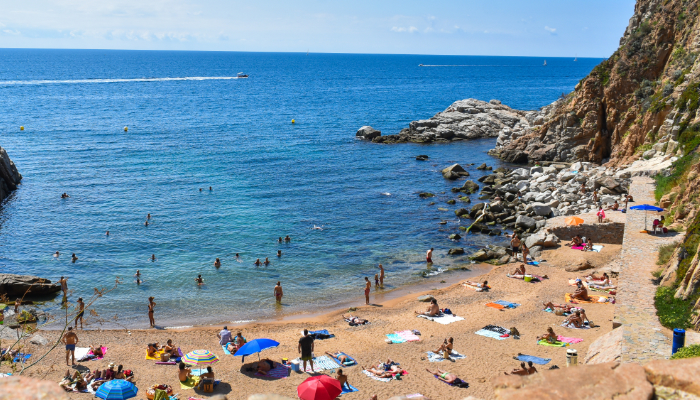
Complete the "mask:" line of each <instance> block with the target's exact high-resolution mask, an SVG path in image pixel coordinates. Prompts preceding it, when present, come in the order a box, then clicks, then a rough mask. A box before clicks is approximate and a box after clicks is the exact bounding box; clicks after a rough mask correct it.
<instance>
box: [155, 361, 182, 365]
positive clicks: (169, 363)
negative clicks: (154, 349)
mask: <svg viewBox="0 0 700 400" xmlns="http://www.w3.org/2000/svg"><path fill="white" fill-rule="evenodd" d="M177 364H178V361H156V365H177Z"/></svg>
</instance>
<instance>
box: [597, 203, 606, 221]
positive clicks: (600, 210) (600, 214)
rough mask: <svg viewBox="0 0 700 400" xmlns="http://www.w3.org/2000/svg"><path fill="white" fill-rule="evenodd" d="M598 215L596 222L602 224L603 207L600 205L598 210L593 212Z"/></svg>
mask: <svg viewBox="0 0 700 400" xmlns="http://www.w3.org/2000/svg"><path fill="white" fill-rule="evenodd" d="M595 215H597V216H598V223H599V224H602V223H603V220H604V219H605V210H603V207H602V206H601V207H600V209H599V210H598V212H597V213H596V214H595Z"/></svg>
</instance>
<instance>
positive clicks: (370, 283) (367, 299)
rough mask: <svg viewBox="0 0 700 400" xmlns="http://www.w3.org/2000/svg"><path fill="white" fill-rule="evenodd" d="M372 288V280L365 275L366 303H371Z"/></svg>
mask: <svg viewBox="0 0 700 400" xmlns="http://www.w3.org/2000/svg"><path fill="white" fill-rule="evenodd" d="M371 288H372V282H370V281H369V278H368V277H366V276H365V304H367V305H369V290H370V289H371Z"/></svg>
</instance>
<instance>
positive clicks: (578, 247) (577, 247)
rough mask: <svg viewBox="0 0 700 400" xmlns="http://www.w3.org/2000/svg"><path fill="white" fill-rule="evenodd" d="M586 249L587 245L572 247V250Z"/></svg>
mask: <svg viewBox="0 0 700 400" xmlns="http://www.w3.org/2000/svg"><path fill="white" fill-rule="evenodd" d="M584 248H586V245H585V244H579V245H578V246H571V250H583V249H584Z"/></svg>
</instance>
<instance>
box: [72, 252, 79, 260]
mask: <svg viewBox="0 0 700 400" xmlns="http://www.w3.org/2000/svg"><path fill="white" fill-rule="evenodd" d="M71 260H72V261H73V262H76V261H78V257H77V256H76V255H75V253H73V256H72V257H71Z"/></svg>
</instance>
